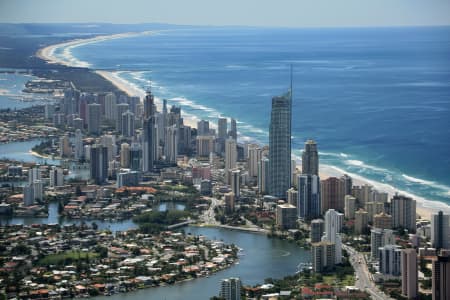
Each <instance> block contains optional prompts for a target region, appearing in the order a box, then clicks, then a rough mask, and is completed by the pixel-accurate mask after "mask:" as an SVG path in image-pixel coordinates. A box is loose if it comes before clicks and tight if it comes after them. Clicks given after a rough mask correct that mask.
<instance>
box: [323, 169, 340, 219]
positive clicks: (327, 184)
mask: <svg viewBox="0 0 450 300" xmlns="http://www.w3.org/2000/svg"><path fill="white" fill-rule="evenodd" d="M320 190H321V193H320V197H321V203H322V204H321V208H322V213H324V212H326V211H327V210H329V209H336V210H338V211H340V212H344V206H345V204H344V197H345V193H344V182H343V180H341V179H340V178H337V177H329V178H327V179H325V180H322V181H321V182H320Z"/></svg>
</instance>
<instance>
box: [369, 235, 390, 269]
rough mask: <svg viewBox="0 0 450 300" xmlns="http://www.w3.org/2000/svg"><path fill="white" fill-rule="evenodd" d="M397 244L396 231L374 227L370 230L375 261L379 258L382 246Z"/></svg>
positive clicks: (372, 255) (371, 247)
mask: <svg viewBox="0 0 450 300" xmlns="http://www.w3.org/2000/svg"><path fill="white" fill-rule="evenodd" d="M384 245H395V238H394V231H392V230H390V229H381V228H374V229H372V230H371V231H370V254H371V258H372V260H373V261H376V260H378V259H379V254H380V253H379V251H378V249H379V248H380V247H384Z"/></svg>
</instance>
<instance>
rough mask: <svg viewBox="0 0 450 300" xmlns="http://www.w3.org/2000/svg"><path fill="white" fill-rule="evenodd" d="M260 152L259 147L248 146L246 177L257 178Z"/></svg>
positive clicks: (254, 145)
mask: <svg viewBox="0 0 450 300" xmlns="http://www.w3.org/2000/svg"><path fill="white" fill-rule="evenodd" d="M261 156H262V150H261V148H260V147H259V145H256V144H250V145H248V175H249V176H250V177H257V176H258V162H259V161H260V160H261Z"/></svg>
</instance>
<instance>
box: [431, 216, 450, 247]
mask: <svg viewBox="0 0 450 300" xmlns="http://www.w3.org/2000/svg"><path fill="white" fill-rule="evenodd" d="M431 246H432V247H434V248H436V249H441V248H444V249H450V216H449V215H445V214H444V213H443V212H442V211H440V212H438V213H437V214H434V215H432V216H431Z"/></svg>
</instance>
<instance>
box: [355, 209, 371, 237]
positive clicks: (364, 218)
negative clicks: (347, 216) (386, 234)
mask: <svg viewBox="0 0 450 300" xmlns="http://www.w3.org/2000/svg"><path fill="white" fill-rule="evenodd" d="M368 223H369V216H368V213H367V211H365V210H363V209H359V210H358V211H357V212H355V233H356V234H362V233H364V232H365V231H366V230H367V225H368Z"/></svg>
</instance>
